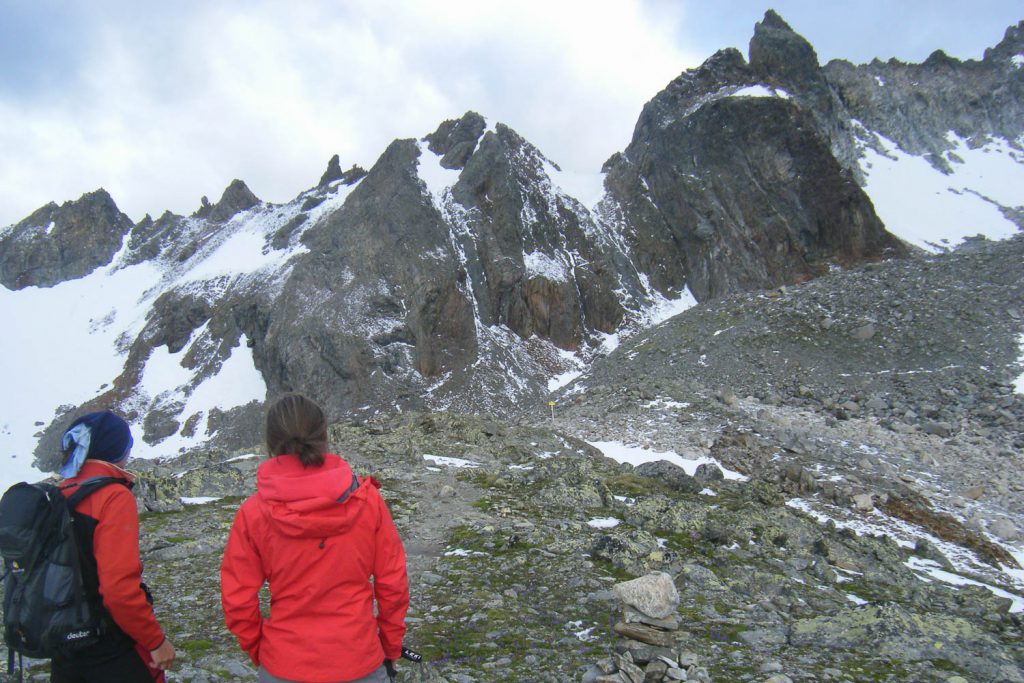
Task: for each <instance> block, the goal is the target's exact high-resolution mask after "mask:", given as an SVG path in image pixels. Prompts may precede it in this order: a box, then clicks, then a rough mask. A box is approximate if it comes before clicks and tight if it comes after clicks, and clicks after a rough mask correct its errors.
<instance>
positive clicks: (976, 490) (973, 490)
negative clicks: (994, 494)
mask: <svg viewBox="0 0 1024 683" xmlns="http://www.w3.org/2000/svg"><path fill="white" fill-rule="evenodd" d="M984 494H985V487H984V486H972V487H970V488H968V489H964V490H963V491H961V492H960V495H961V496H963V497H964V498H970V499H971V500H978V499H979V498H981V497H982V496H983V495H984Z"/></svg>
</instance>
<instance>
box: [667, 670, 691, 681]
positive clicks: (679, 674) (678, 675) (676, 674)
mask: <svg viewBox="0 0 1024 683" xmlns="http://www.w3.org/2000/svg"><path fill="white" fill-rule="evenodd" d="M665 677H666V678H667V679H668V680H670V681H685V680H686V672H685V671H684V670H682V669H674V668H670V669H668V670H667V671H666V672H665Z"/></svg>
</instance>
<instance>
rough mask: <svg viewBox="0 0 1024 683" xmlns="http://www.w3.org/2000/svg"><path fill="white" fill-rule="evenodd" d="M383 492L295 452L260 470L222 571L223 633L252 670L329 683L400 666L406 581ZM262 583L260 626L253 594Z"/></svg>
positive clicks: (334, 459)
mask: <svg viewBox="0 0 1024 683" xmlns="http://www.w3.org/2000/svg"><path fill="white" fill-rule="evenodd" d="M379 488H380V484H378V483H377V482H376V480H374V479H373V478H361V479H357V478H356V477H355V475H353V474H352V470H351V469H350V468H349V466H348V463H346V462H345V461H344V460H342V459H341V458H340V457H338V456H337V455H330V454H329V455H327V456H326V457H325V461H324V464H323V465H322V466H320V467H304V466H303V465H302V463H301V462H300V461H299V459H298V458H297V457H296V456H294V455H281V456H277V457H274V458H271V459H269V460H267V461H266V462H264V463H262V464H261V465H260V467H259V470H258V472H257V476H256V493H255V494H254V495H252V496H250V497H249V498H248V499H247V500H246V501H245V502H244V503H242V506H241V507H240V508H239V509H238V513H237V514H236V515H235V521H234V524H233V525H232V526H231V534H230V536H229V537H228V543H227V548H225V550H224V561H223V563H222V564H221V604H222V606H223V608H224V617H225V620H226V622H227V627H228V629H229V630H231V632H232V633H234V634H235V635H236V636H237V637H238V642H239V644H240V645H241V646H242V649H243V650H245V651H246V652H248V653H249V657H250V658H252V661H253V663H254V664H257V665H262V666H263V667H264V668H265V669H266V670H267V671H268V672H269V673H271V674H273V675H274V676H277V677H279V678H285V679H288V680H299V681H309V682H310V683H320V682H325V683H326V682H329V681H348V680H354V679H358V678H361V677H363V676H366V675H367V674H369V673H371V672H372V671H373V670H375V669H376V668H377V667H379V666H380V665H381V663H382V662H383V661H384V659H398V658H399V656H400V655H401V648H402V637H403V636H404V635H405V613H406V611H407V610H408V608H409V583H408V578H407V576H406V570H405V551H404V550H403V548H402V541H401V540H400V539H399V537H398V532H397V531H396V530H395V525H394V522H392V520H391V514H390V513H389V512H388V508H387V505H386V504H385V503H384V499H383V498H381V496H380V493H379V492H378V490H377V489H379ZM267 581H269V582H270V616H269V617H267V618H263V616H262V615H261V614H260V605H259V590H260V587H261V586H262V585H263V584H264V583H265V582H267ZM375 599H376V602H377V616H374V608H373V603H374V600H375Z"/></svg>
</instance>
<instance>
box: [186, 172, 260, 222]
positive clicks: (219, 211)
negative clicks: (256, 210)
mask: <svg viewBox="0 0 1024 683" xmlns="http://www.w3.org/2000/svg"><path fill="white" fill-rule="evenodd" d="M259 202H260V200H259V198H257V197H256V195H254V194H253V193H252V191H251V190H250V189H249V188H248V186H247V185H246V184H245V183H244V182H242V181H241V180H238V179H235V180H232V181H231V184H230V185H228V186H227V187H226V188H225V189H224V194H222V195H221V197H220V200H219V201H218V202H217V203H216V204H212V205H211V204H210V203H209V202H208V201H207V200H206V197H203V205H202V206H201V207H200V208H199V210H198V211H196V212H195V213H194V214H193V216H194V217H195V218H207V219H209V220H210V222H212V223H223V222H224V221H226V220H229V219H230V218H231V217H232V216H234V215H235V214H237V213H240V212H242V211H245V210H246V209H251V208H252V207H254V206H256V205H257V204H259Z"/></svg>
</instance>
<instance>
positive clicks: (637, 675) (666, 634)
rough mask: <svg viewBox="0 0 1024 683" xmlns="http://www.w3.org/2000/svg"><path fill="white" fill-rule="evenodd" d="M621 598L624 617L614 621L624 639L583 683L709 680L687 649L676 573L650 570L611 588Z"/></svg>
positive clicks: (705, 681) (704, 670)
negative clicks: (644, 574)
mask: <svg viewBox="0 0 1024 683" xmlns="http://www.w3.org/2000/svg"><path fill="white" fill-rule="evenodd" d="M612 590H613V591H614V592H615V595H616V596H617V597H618V598H619V600H621V601H622V619H621V620H620V621H619V622H617V623H616V624H615V632H616V633H617V634H618V635H619V636H621V640H620V641H619V642H618V643H617V644H616V646H615V654H614V655H612V656H611V657H606V658H604V659H601V660H599V661H598V662H597V663H596V664H594V665H593V666H591V667H590V668H589V669H588V670H587V672H586V674H584V676H583V683H660V682H664V683H674V682H675V681H699V682H700V683H711V677H710V676H709V675H708V672H707V670H706V669H704V668H701V667H699V666H698V665H697V663H698V661H697V655H695V654H693V653H692V652H687V651H686V650H685V648H684V647H683V642H684V641H685V639H686V635H685V634H684V633H682V632H680V630H679V615H678V614H677V609H678V607H679V592H678V591H677V590H676V585H675V583H674V582H673V581H672V577H671V576H669V575H668V574H666V573H665V572H652V573H650V574H648V575H647V576H641V577H640V578H638V579H633V580H632V581H626V582H624V583H618V584H616V585H615V586H613V587H612Z"/></svg>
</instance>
